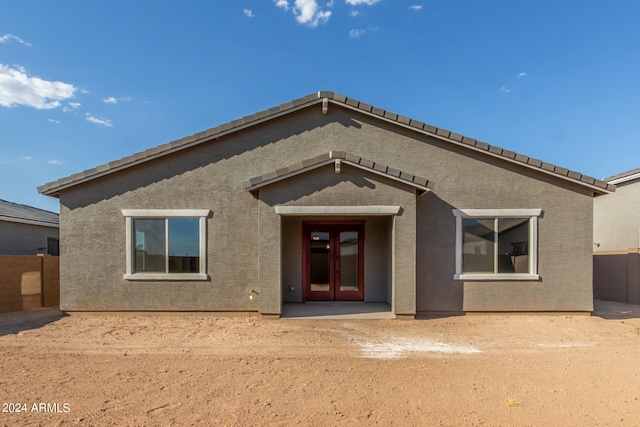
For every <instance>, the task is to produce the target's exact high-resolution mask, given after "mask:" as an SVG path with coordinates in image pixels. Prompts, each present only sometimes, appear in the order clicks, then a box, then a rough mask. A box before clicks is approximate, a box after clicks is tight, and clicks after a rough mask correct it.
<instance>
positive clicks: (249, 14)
mask: <svg viewBox="0 0 640 427" xmlns="http://www.w3.org/2000/svg"><path fill="white" fill-rule="evenodd" d="M243 12H244V14H245V15H246V16H247V17H249V18H255V15H254V14H253V12H252V11H251V9H244V10H243Z"/></svg>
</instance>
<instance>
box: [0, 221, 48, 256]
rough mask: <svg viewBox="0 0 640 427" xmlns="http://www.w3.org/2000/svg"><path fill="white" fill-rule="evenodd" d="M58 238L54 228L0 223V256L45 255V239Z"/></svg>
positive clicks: (17, 223) (6, 222) (46, 244)
mask: <svg viewBox="0 0 640 427" xmlns="http://www.w3.org/2000/svg"><path fill="white" fill-rule="evenodd" d="M58 236H59V230H58V229H57V228H55V227H42V226H39V225H31V224H22V223H19V222H8V221H0V255H36V254H42V253H47V249H48V247H47V246H48V242H47V239H48V238H55V239H57V238H58Z"/></svg>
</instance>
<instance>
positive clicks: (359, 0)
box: [346, 0, 380, 6]
mask: <svg viewBox="0 0 640 427" xmlns="http://www.w3.org/2000/svg"><path fill="white" fill-rule="evenodd" d="M379 1H380V0H346V3H347V4H350V5H351V6H360V5H361V4H365V5H367V6H372V5H374V4H376V3H378V2H379Z"/></svg>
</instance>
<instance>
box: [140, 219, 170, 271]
mask: <svg viewBox="0 0 640 427" xmlns="http://www.w3.org/2000/svg"><path fill="white" fill-rule="evenodd" d="M164 222H165V220H164V219H134V220H133V229H134V230H135V248H136V261H135V263H136V265H135V271H137V272H141V271H147V272H160V273H165V272H166V266H165V254H164V243H165V240H164V239H165V236H164Z"/></svg>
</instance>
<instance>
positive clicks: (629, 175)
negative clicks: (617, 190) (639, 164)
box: [603, 168, 640, 185]
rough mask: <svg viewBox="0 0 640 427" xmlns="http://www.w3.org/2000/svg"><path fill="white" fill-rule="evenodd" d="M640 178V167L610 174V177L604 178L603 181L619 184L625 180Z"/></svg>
mask: <svg viewBox="0 0 640 427" xmlns="http://www.w3.org/2000/svg"><path fill="white" fill-rule="evenodd" d="M638 178H640V168H636V169H632V170H630V171H627V172H622V173H619V174H617V175H613V176H610V177H609V178H604V179H603V181H606V182H608V183H610V184H615V185H618V184H622V183H624V182H628V181H633V180H636V179H638Z"/></svg>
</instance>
